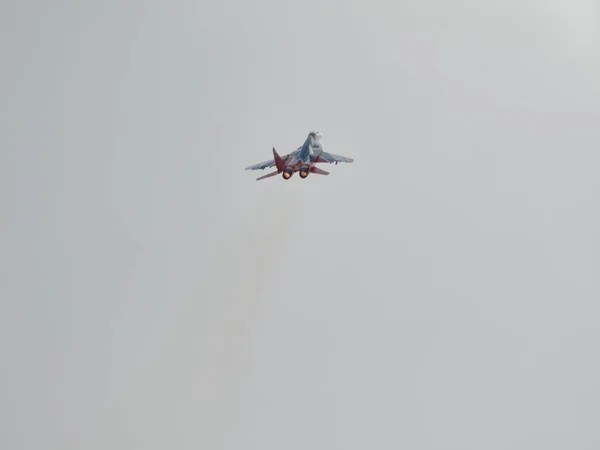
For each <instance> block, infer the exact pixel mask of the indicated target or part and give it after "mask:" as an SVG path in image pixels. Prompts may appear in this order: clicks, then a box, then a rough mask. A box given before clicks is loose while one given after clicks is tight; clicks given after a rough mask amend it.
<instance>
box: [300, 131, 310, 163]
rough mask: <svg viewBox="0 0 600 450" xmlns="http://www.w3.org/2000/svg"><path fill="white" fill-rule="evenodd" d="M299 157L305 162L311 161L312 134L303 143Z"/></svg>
mask: <svg viewBox="0 0 600 450" xmlns="http://www.w3.org/2000/svg"><path fill="white" fill-rule="evenodd" d="M298 159H299V160H300V161H302V162H305V163H308V162H310V136H308V137H307V138H306V140H305V141H304V144H302V149H301V150H300V153H299V154H298Z"/></svg>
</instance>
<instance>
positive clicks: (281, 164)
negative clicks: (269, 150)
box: [273, 147, 285, 172]
mask: <svg viewBox="0 0 600 450" xmlns="http://www.w3.org/2000/svg"><path fill="white" fill-rule="evenodd" d="M273 156H274V157H275V167H277V172H282V171H283V169H284V168H285V160H283V159H282V158H281V156H279V153H277V150H275V147H273Z"/></svg>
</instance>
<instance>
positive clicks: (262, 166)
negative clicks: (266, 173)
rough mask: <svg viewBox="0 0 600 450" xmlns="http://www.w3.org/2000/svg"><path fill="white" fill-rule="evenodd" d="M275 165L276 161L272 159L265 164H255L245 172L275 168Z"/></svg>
mask: <svg viewBox="0 0 600 450" xmlns="http://www.w3.org/2000/svg"><path fill="white" fill-rule="evenodd" d="M274 165H275V160H274V159H270V160H268V161H265V162H261V163H258V164H253V165H251V166H248V167H246V169H245V170H264V169H266V168H267V167H273V166H274Z"/></svg>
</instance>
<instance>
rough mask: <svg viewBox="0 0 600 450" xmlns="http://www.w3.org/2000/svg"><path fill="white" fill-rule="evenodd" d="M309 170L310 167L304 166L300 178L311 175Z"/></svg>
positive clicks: (301, 168)
mask: <svg viewBox="0 0 600 450" xmlns="http://www.w3.org/2000/svg"><path fill="white" fill-rule="evenodd" d="M309 172H310V171H309V168H308V166H302V167H300V178H306V177H307V176H308V174H309Z"/></svg>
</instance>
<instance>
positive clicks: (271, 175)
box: [256, 170, 279, 181]
mask: <svg viewBox="0 0 600 450" xmlns="http://www.w3.org/2000/svg"><path fill="white" fill-rule="evenodd" d="M275 175H279V172H278V171H277V170H276V171H275V172H271V173H268V174H266V175H263V176H262V177H258V178H257V179H256V181H258V180H264V179H265V178H269V177H274V176H275Z"/></svg>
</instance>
